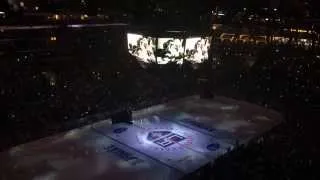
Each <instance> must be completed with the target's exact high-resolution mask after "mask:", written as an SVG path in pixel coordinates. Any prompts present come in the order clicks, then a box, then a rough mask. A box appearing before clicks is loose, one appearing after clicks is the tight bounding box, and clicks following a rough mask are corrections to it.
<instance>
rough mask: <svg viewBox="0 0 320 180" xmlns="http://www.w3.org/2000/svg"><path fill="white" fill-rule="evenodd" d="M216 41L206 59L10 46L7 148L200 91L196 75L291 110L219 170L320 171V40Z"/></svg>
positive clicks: (5, 75)
mask: <svg viewBox="0 0 320 180" xmlns="http://www.w3.org/2000/svg"><path fill="white" fill-rule="evenodd" d="M108 43H109V45H110V46H113V41H110V40H108ZM117 43H118V42H115V44H117ZM95 45H96V46H98V47H100V46H99V44H97V43H96V44H95ZM117 45H119V43H118V44H117ZM213 47H215V48H214V49H213V59H214V61H213V62H212V63H208V62H205V63H203V64H200V65H199V66H198V67H197V68H193V65H192V64H191V63H187V62H186V63H184V64H183V65H178V64H175V63H169V64H166V65H158V64H153V63H151V64H147V65H145V66H144V67H142V66H141V65H140V64H139V63H138V62H137V59H136V58H135V57H133V56H130V55H129V54H125V53H119V52H118V51H116V50H115V49H116V48H104V49H99V50H103V55H104V56H102V57H101V56H99V55H97V54H96V55H94V56H90V55H88V51H86V49H78V50H77V51H75V52H77V53H73V54H72V55H70V56H69V57H68V58H63V60H61V58H59V57H56V58H52V59H51V60H50V61H47V60H44V59H43V58H41V57H37V56H32V55H28V56H25V55H23V56H21V55H20V54H13V55H12V54H11V55H6V56H4V57H2V60H1V61H0V69H1V70H0V77H1V78H0V84H1V85H0V88H1V89H0V102H1V107H0V108H1V126H0V142H1V144H0V150H4V149H6V148H9V147H12V146H14V145H17V144H20V143H25V142H28V141H31V140H35V139H38V138H40V137H45V136H48V135H52V134H56V133H58V132H61V131H65V130H67V129H71V128H75V127H78V126H80V125H83V124H89V123H91V121H90V119H88V121H87V122H82V124H78V123H79V121H78V120H79V119H81V118H85V117H90V115H94V114H97V113H101V112H108V113H110V114H111V113H112V112H114V111H117V110H119V109H121V108H122V109H123V108H124V109H127V108H129V109H140V108H143V107H148V106H150V105H153V104H159V103H162V102H165V101H167V100H170V99H174V98H178V97H183V96H186V95H191V94H194V93H196V92H197V91H198V86H197V79H198V78H202V77H207V78H209V79H210V80H212V81H213V83H211V84H212V91H214V92H215V93H216V94H219V95H224V96H229V97H233V98H236V99H242V100H246V101H250V102H252V103H255V104H259V105H262V106H265V107H266V108H274V109H277V110H279V111H280V112H282V113H283V114H284V115H285V117H286V120H285V122H284V123H283V124H281V125H280V126H278V127H277V128H275V129H273V130H272V131H271V132H269V133H267V134H266V135H264V136H263V137H261V138H259V139H257V140H256V141H254V142H252V143H250V144H249V145H248V146H247V147H237V148H236V150H235V151H233V152H231V153H229V154H227V155H225V156H223V157H221V158H220V159H218V160H217V161H216V163H215V165H214V167H213V169H212V168H211V169H210V174H211V175H212V178H215V179H302V178H303V179H319V176H317V172H316V169H315V168H316V165H315V164H316V160H315V159H314V157H316V155H319V146H318V145H319V144H318V142H317V135H318V132H317V128H318V127H319V126H317V124H319V123H318V122H317V117H319V116H318V114H319V108H320V106H319V100H320V99H319V94H320V84H319V82H320V79H319V78H320V58H319V54H317V53H319V49H305V48H303V47H299V46H298V47H297V46H290V45H284V44H283V45H279V44H277V45H275V44H266V45H252V44H251V45H248V44H241V43H226V42H225V43H221V42H220V43H217V44H216V45H214V46H213ZM83 48H84V47H83ZM87 50H88V49H87ZM89 52H90V53H98V52H94V51H91V50H90V51H89ZM301 176H302V178H301ZM317 177H318V178H317Z"/></svg>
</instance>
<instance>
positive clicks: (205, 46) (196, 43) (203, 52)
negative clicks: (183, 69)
mask: <svg viewBox="0 0 320 180" xmlns="http://www.w3.org/2000/svg"><path fill="white" fill-rule="evenodd" d="M209 48H210V39H209V37H206V38H200V37H194V38H188V39H187V40H186V48H185V59H186V60H189V61H191V62H194V63H201V62H203V61H204V60H207V59H208V51H209Z"/></svg>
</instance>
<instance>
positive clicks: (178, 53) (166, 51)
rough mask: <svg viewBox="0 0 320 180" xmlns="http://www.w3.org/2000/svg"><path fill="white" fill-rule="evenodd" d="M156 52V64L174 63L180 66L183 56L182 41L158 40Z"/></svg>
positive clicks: (173, 39) (174, 39)
mask: <svg viewBox="0 0 320 180" xmlns="http://www.w3.org/2000/svg"><path fill="white" fill-rule="evenodd" d="M158 50H159V57H157V63H158V64H167V63H169V62H176V63H178V64H182V62H183V56H184V54H183V53H184V44H183V39H176V38H159V39H158Z"/></svg>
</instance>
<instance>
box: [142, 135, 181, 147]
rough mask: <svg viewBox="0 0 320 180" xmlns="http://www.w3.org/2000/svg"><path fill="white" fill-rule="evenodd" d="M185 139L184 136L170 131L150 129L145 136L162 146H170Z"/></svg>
mask: <svg viewBox="0 0 320 180" xmlns="http://www.w3.org/2000/svg"><path fill="white" fill-rule="evenodd" d="M185 139H186V138H185V137H183V136H181V135H179V134H176V133H173V132H171V131H151V132H149V133H148V136H147V140H148V141H151V142H153V143H155V144H157V145H159V146H161V147H163V148H167V147H170V146H172V145H174V144H177V143H179V142H181V141H183V140H185Z"/></svg>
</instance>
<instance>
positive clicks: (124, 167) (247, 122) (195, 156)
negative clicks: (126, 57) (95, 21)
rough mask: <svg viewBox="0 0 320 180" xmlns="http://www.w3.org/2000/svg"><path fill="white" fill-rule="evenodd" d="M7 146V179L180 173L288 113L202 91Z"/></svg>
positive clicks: (1, 171)
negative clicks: (128, 116) (127, 118)
mask: <svg viewBox="0 0 320 180" xmlns="http://www.w3.org/2000/svg"><path fill="white" fill-rule="evenodd" d="M101 120H102V121H100V122H98V123H95V124H92V125H89V126H86V127H83V128H79V129H74V130H71V131H69V132H66V133H62V134H59V135H56V136H52V137H48V138H44V139H41V140H38V141H35V142H31V143H28V144H24V145H20V146H17V147H14V148H12V149H10V150H8V151H7V152H2V153H1V154H0V162H1V164H0V177H1V179H63V180H69V179H83V180H84V179H106V178H107V179H112V178H115V179H130V180H131V179H133V178H134V179H155V180H156V179H179V178H181V177H183V176H184V175H187V174H189V173H191V172H194V171H195V170H197V169H199V168H201V167H202V166H204V165H205V164H207V163H209V162H214V160H215V159H216V158H218V157H219V156H221V155H222V154H225V153H228V152H229V151H232V149H233V148H234V147H235V146H236V144H246V143H248V141H250V140H252V139H253V138H256V137H259V136H260V135H261V134H263V133H264V132H266V131H268V130H270V129H271V128H273V127H274V126H276V125H277V124H279V123H280V122H281V120H282V117H281V115H280V114H278V113H277V112H275V111H273V110H270V109H265V108H262V107H259V106H257V105H253V104H249V103H246V102H240V101H236V100H233V99H228V98H224V97H216V98H215V99H214V100H204V99H199V98H198V97H197V96H192V97H187V98H184V99H179V100H175V101H172V102H169V103H167V104H161V105H157V106H153V107H149V108H146V109H143V110H140V111H136V112H134V113H133V124H132V125H130V124H125V123H119V124H115V125H112V124H111V121H110V120H108V119H101Z"/></svg>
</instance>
